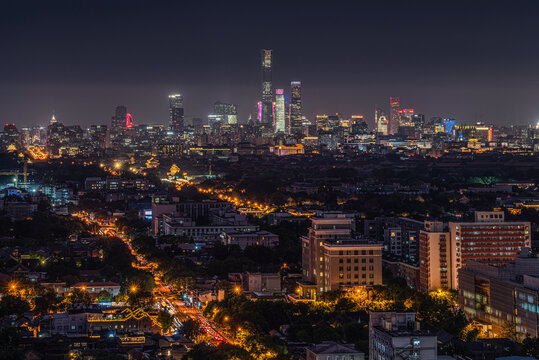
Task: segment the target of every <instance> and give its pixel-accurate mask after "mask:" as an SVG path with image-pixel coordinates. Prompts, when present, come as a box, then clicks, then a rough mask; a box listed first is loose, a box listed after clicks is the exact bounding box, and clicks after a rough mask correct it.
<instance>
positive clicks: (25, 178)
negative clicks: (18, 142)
mask: <svg viewBox="0 0 539 360" xmlns="http://www.w3.org/2000/svg"><path fill="white" fill-rule="evenodd" d="M1 175H7V176H15V178H14V179H13V181H14V182H15V187H18V186H19V176H21V175H22V176H23V185H22V188H23V189H27V188H28V159H24V165H23V172H22V173H21V172H20V171H2V172H0V176H1Z"/></svg>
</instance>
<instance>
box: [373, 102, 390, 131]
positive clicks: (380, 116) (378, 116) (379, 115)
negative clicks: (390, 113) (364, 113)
mask: <svg viewBox="0 0 539 360" xmlns="http://www.w3.org/2000/svg"><path fill="white" fill-rule="evenodd" d="M374 123H375V125H376V132H377V133H379V134H381V135H387V134H388V131H389V129H388V120H387V116H386V113H385V112H384V111H383V110H382V109H380V108H379V107H378V106H376V107H375V108H374Z"/></svg>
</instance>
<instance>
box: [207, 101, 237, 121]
mask: <svg viewBox="0 0 539 360" xmlns="http://www.w3.org/2000/svg"><path fill="white" fill-rule="evenodd" d="M213 114H214V115H219V116H220V117H221V119H222V120H223V121H224V123H225V124H228V125H232V124H237V123H238V109H237V107H236V105H235V104H227V103H222V102H220V101H217V102H216V103H215V104H213Z"/></svg>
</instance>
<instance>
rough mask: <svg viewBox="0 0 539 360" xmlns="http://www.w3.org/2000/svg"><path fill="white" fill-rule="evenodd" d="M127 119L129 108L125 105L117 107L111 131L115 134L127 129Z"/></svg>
mask: <svg viewBox="0 0 539 360" xmlns="http://www.w3.org/2000/svg"><path fill="white" fill-rule="evenodd" d="M126 118H127V107H125V106H124V105H118V106H116V112H115V113H114V116H113V117H112V121H111V130H112V131H114V132H120V131H122V130H123V129H125V119H126Z"/></svg>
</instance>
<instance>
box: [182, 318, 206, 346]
mask: <svg viewBox="0 0 539 360" xmlns="http://www.w3.org/2000/svg"><path fill="white" fill-rule="evenodd" d="M182 332H183V335H185V336H186V337H187V338H189V339H191V340H193V341H194V340H195V339H197V338H198V337H199V336H200V335H201V334H202V330H201V329H200V324H199V323H198V322H196V321H195V320H192V319H189V320H186V321H184V322H183V327H182Z"/></svg>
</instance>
